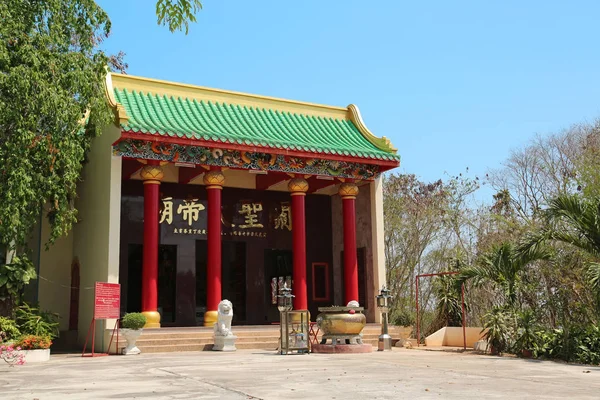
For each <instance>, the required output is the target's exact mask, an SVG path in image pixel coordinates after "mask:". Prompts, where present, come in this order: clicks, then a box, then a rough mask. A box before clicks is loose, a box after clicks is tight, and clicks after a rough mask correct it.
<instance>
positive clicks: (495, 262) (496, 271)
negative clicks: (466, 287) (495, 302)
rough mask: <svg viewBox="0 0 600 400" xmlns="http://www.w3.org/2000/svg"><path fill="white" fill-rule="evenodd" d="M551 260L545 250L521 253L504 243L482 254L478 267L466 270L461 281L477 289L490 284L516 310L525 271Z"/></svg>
mask: <svg viewBox="0 0 600 400" xmlns="http://www.w3.org/2000/svg"><path fill="white" fill-rule="evenodd" d="M548 258H550V252H549V251H548V249H547V248H544V247H540V248H538V249H536V251H530V252H528V253H520V252H518V251H517V249H515V246H514V245H513V244H512V243H501V244H499V245H495V246H494V247H493V248H492V249H491V250H490V251H489V252H487V253H485V254H483V255H482V256H481V257H480V258H479V260H478V261H477V263H476V264H474V265H471V266H467V267H465V268H463V269H462V271H461V274H460V277H459V281H462V282H464V281H467V280H469V279H472V280H473V281H474V283H475V285H478V284H481V283H483V282H491V283H493V284H494V285H495V286H496V287H498V288H499V289H501V292H502V295H503V299H504V301H505V302H506V305H507V306H509V307H511V308H514V307H515V305H516V303H517V297H518V291H519V286H520V283H521V275H522V274H523V272H524V270H525V268H526V267H527V266H528V265H529V264H530V263H532V262H533V261H536V260H542V259H548ZM502 305H504V303H503V304H502Z"/></svg>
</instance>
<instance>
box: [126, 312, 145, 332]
mask: <svg viewBox="0 0 600 400" xmlns="http://www.w3.org/2000/svg"><path fill="white" fill-rule="evenodd" d="M144 325H146V316H145V315H144V314H142V313H129V314H125V316H124V317H123V319H122V320H121V327H122V328H123V329H133V330H138V329H142V328H143V327H144Z"/></svg>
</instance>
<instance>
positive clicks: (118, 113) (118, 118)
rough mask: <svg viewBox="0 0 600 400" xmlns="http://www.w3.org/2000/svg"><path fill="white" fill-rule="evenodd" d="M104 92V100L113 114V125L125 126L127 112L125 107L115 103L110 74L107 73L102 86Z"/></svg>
mask: <svg viewBox="0 0 600 400" xmlns="http://www.w3.org/2000/svg"><path fill="white" fill-rule="evenodd" d="M104 90H105V94H106V99H107V101H108V105H109V106H110V108H112V109H113V112H114V114H115V123H116V124H117V125H126V124H127V121H129V116H128V115H127V111H126V110H125V107H123V105H122V104H121V103H119V102H118V101H117V99H116V98H115V91H114V89H113V84H112V73H111V72H109V71H108V69H107V73H106V80H105V85H104Z"/></svg>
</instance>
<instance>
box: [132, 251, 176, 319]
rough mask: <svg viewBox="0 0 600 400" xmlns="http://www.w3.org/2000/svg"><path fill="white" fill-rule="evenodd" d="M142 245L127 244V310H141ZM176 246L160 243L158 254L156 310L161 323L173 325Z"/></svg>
mask: <svg viewBox="0 0 600 400" xmlns="http://www.w3.org/2000/svg"><path fill="white" fill-rule="evenodd" d="M143 253H144V246H143V245H141V244H129V246H128V263H127V312H140V311H141V310H142V258H143V257H142V256H143ZM176 278H177V246H176V245H160V247H159V254H158V310H159V312H160V314H161V324H163V325H167V326H168V325H173V323H174V322H175V314H176V306H175V305H176V302H175V294H176V289H177V286H176Z"/></svg>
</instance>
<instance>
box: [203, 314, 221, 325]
mask: <svg viewBox="0 0 600 400" xmlns="http://www.w3.org/2000/svg"><path fill="white" fill-rule="evenodd" d="M218 318H219V312H218V311H207V312H205V313H204V326H214V325H215V323H216V322H217V319H218Z"/></svg>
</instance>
